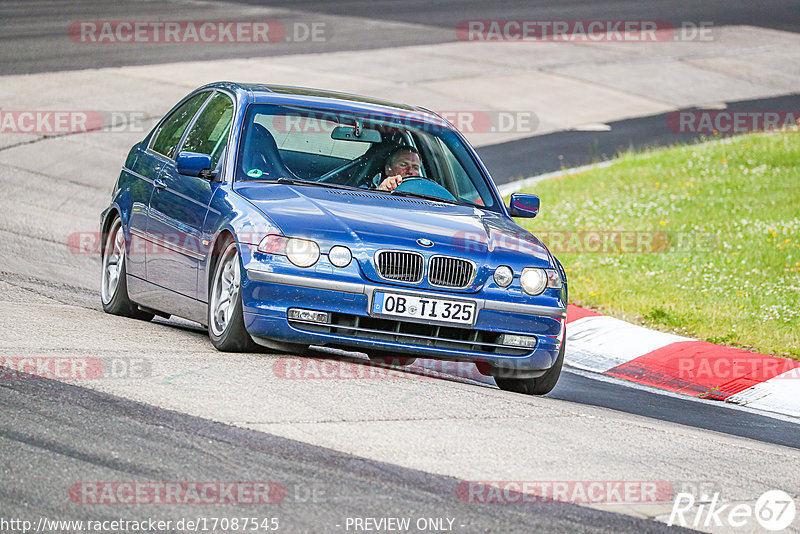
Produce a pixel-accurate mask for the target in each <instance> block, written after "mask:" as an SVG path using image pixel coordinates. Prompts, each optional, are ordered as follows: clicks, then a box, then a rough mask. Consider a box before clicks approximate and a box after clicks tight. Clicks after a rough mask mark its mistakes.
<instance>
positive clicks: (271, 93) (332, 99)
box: [201, 82, 446, 123]
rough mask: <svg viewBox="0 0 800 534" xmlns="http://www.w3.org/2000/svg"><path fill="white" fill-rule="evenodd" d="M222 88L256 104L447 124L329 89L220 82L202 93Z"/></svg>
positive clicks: (421, 112) (427, 113)
mask: <svg viewBox="0 0 800 534" xmlns="http://www.w3.org/2000/svg"><path fill="white" fill-rule="evenodd" d="M210 88H221V89H228V90H231V91H234V92H236V91H237V90H238V91H243V92H246V93H249V94H250V96H251V101H252V102H264V103H273V102H275V100H276V97H277V99H278V100H280V101H281V102H284V103H288V102H289V101H291V102H292V103H294V104H298V105H303V104H304V105H315V106H323V107H327V106H331V107H341V106H343V105H345V106H346V107H348V108H350V109H359V110H362V111H366V112H375V111H382V112H385V113H388V114H393V113H398V114H403V115H406V114H409V113H412V114H416V115H417V116H418V118H420V119H422V120H426V119H427V120H429V121H432V122H436V123H441V122H446V121H444V119H443V118H442V117H441V116H440V115H438V114H437V113H434V112H432V111H431V110H429V109H426V108H423V107H419V106H410V105H407V104H401V103H398V102H392V101H390V100H384V99H381V98H374V97H370V96H363V95H356V94H351V93H341V92H338V91H329V90H326V89H314V88H311V87H295V86H291V85H278V84H266V83H237V82H216V83H211V84H208V85H206V86H204V87H202V88H201V89H210Z"/></svg>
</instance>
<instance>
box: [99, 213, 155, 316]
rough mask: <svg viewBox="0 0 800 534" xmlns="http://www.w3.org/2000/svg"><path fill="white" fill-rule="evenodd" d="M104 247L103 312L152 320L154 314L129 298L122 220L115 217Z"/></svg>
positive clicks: (101, 285) (101, 282) (101, 284)
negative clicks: (145, 310)
mask: <svg viewBox="0 0 800 534" xmlns="http://www.w3.org/2000/svg"><path fill="white" fill-rule="evenodd" d="M105 237H106V240H105V243H104V246H103V259H102V264H103V275H102V278H101V280H100V301H101V302H102V304H103V311H104V312H106V313H110V314H113V315H121V316H123V317H130V318H132V319H141V320H142V321H149V320H151V319H152V318H153V317H154V315H153V314H152V313H148V312H143V311H141V310H140V309H139V307H138V306H137V305H136V303H134V302H131V299H130V298H128V280H127V275H126V274H125V233H124V232H123V231H122V220H121V219H120V218H119V216H118V215H117V216H115V217H114V220H113V221H112V222H111V226H110V227H109V229H108V233H107V234H106V236H105Z"/></svg>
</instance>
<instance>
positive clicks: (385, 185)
mask: <svg viewBox="0 0 800 534" xmlns="http://www.w3.org/2000/svg"><path fill="white" fill-rule="evenodd" d="M402 183H403V177H402V176H400V175H399V174H396V175H394V176H389V177H387V178H386V179H384V180H383V181H382V182H381V185H379V186H378V189H380V190H381V191H394V190H395V189H397V186H398V185H400V184H402Z"/></svg>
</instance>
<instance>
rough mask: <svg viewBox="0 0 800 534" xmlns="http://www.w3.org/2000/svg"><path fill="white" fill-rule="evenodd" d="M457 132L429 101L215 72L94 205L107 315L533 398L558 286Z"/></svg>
mask: <svg viewBox="0 0 800 534" xmlns="http://www.w3.org/2000/svg"><path fill="white" fill-rule="evenodd" d="M538 209H539V199H538V197H536V196H533V195H522V194H515V195H512V196H511V200H510V202H509V206H506V205H504V203H503V199H502V197H501V196H500V195H499V194H498V191H497V188H496V187H495V185H494V184H493V182H492V180H491V178H490V176H489V173H488V172H487V170H486V168H485V167H484V166H483V164H482V163H481V161H480V159H479V158H478V156H477V154H476V153H475V150H474V149H473V148H472V147H471V146H470V145H469V143H468V142H467V141H466V139H465V138H464V137H463V136H462V135H461V134H460V133H459V132H458V131H457V130H456V129H455V128H454V127H453V126H452V125H451V124H450V123H449V122H448V121H446V120H445V119H443V118H442V117H441V116H439V115H437V114H436V113H433V112H431V111H428V110H426V109H423V108H418V107H411V106H406V105H402V104H397V103H392V102H386V101H382V100H378V99H374V98H369V97H362V96H356V95H350V94H343V93H335V92H330V91H322V90H316V89H305V88H299V87H287V86H276V85H259V84H238V83H230V82H220V83H214V84H210V85H206V86H204V87H201V88H199V89H197V90H195V91H194V92H192V93H191V94H189V95H188V96H186V97H185V98H184V99H183V100H181V101H180V102H179V103H178V104H177V105H176V106H175V107H174V108H173V109H172V110H171V111H170V112H169V113H168V114H167V115H166V116H165V117H164V118H163V119H162V120H161V121H160V122H159V123H158V125H157V126H156V127H155V128H154V129H153V131H152V132H150V134H149V135H147V137H145V139H144V140H143V141H141V142H140V143H138V144H136V145H135V146H134V147H133V148H132V149H131V151H130V153H129V154H128V157H127V159H126V161H125V165H124V167H123V168H122V172H121V173H120V176H119V179H118V180H117V183H116V187H115V188H114V193H113V197H112V201H111V204H110V206H109V207H108V208H107V209H106V210H105V211H104V212H103V214H102V235H103V239H102V268H103V272H102V286H101V300H102V304H103V308H104V310H105V311H106V312H108V313H113V314H117V315H123V316H127V317H132V318H137V319H144V320H150V319H152V318H153V317H154V316H155V315H159V316H163V317H169V316H170V315H176V316H179V317H183V318H186V319H189V320H191V321H196V322H198V323H200V324H202V325H204V326H205V327H207V328H208V335H209V337H210V338H211V342H212V343H213V344H214V346H215V347H216V348H217V349H219V350H222V351H253V350H256V349H258V347H259V346H263V347H267V348H270V349H275V350H288V351H296V350H304V348H305V347H307V346H309V345H325V346H331V347H338V348H343V349H346V350H350V351H358V352H364V353H366V354H368V355H369V356H370V358H371V359H375V360H379V361H383V362H387V361H388V362H392V363H394V364H398V365H409V364H410V363H412V362H413V361H414V359H415V358H418V357H424V358H433V359H439V360H456V361H471V362H475V363H476V364H477V367H478V369H479V370H480V371H481V372H482V373H484V374H486V375H491V376H494V377H495V381H496V382H497V384H498V386H499V387H500V388H502V389H506V390H510V391H517V392H520V393H527V394H536V395H542V394H545V393H548V392H549V391H551V390H552V389H553V387H554V386H555V384H556V382H557V381H558V378H559V375H560V373H561V367H562V363H563V360H564V347H565V327H566V307H567V280H566V275H565V272H564V269H563V267H562V266H561V264H560V263H559V261H558V260H557V259H556V258H555V257H554V256H553V255H552V254H551V253H550V251H549V250H548V249H547V248H546V247H545V246H544V245H543V244H542V243H541V242H540V241H539V240H538V239H537V238H536V237H535V236H534V235H532V234H531V233H530V232H528V231H527V230H525V229H524V228H522V227H521V226H519V225H518V224H516V223H515V222H514V220H513V219H512V217H535V216H536V214H537V212H538Z"/></svg>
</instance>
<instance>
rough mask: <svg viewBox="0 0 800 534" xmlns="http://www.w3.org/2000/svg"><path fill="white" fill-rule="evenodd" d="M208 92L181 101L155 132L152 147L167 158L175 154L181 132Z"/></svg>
mask: <svg viewBox="0 0 800 534" xmlns="http://www.w3.org/2000/svg"><path fill="white" fill-rule="evenodd" d="M209 94H210V92H208V91H205V92H202V93H198V94H196V95H194V96H193V97H192V98H190V99H189V100H187V101H186V102H184V103H183V105H182V106H181V107H179V108H178V109H176V110H175V111H174V112H173V113H172V115H170V116H169V117H167V120H165V121H164V122H163V123H161V126H160V127H159V128H158V132H156V136H155V141H153V145H152V147H151V148H152V149H153V150H155V151H156V152H158V153H159V154H164V155H165V156H167V157H168V158H173V157H174V156H175V149H176V148H178V143H180V141H181V137H183V132H184V131H185V130H186V127H187V126H188V125H189V122H191V120H192V118H193V117H194V114H195V113H197V110H198V109H200V106H202V105H203V102H205V101H206V99H207V98H208V95H209Z"/></svg>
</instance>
